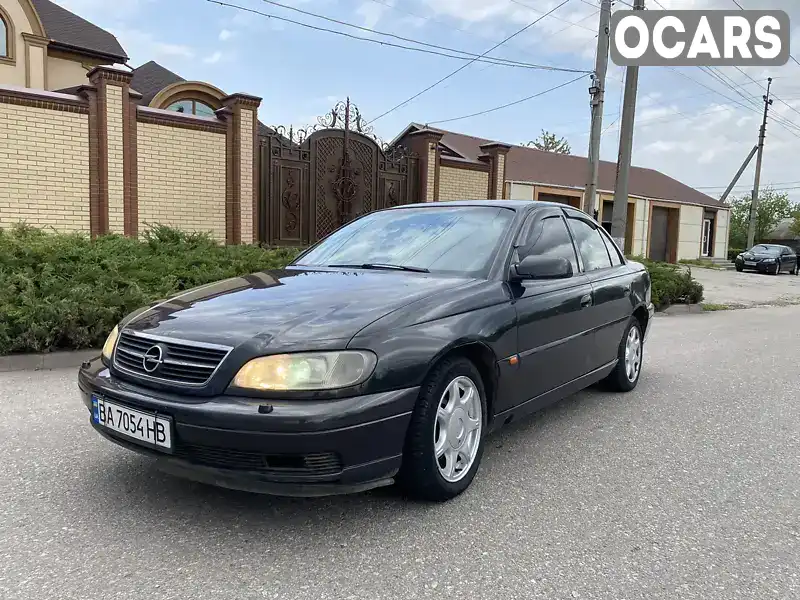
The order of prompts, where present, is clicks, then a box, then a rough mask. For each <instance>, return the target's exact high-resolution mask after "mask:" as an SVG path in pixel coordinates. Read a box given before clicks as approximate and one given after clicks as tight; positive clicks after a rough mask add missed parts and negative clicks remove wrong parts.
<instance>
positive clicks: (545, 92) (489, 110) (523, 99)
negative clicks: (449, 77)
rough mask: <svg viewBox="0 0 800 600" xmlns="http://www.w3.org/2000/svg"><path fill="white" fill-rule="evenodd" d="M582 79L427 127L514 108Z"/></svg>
mask: <svg viewBox="0 0 800 600" xmlns="http://www.w3.org/2000/svg"><path fill="white" fill-rule="evenodd" d="M584 77H586V75H581V76H580V77H576V78H575V79H572V80H570V81H566V82H564V83H562V84H559V85H557V86H555V87H551V88H548V89H546V90H544V91H541V92H537V93H536V94H533V95H531V96H527V97H525V98H520V99H519V100H514V101H513V102H509V103H507V104H503V105H501V106H495V107H494V108H489V109H486V110H482V111H480V112H476V113H472V114H469V115H464V116H462V117H452V118H450V119H440V120H438V121H428V123H427V124H428V125H438V124H440V123H450V122H452V121H460V120H462V119H469V118H472V117H478V116H481V115H486V114H489V113H492V112H495V111H498V110H502V109H504V108H508V107H509V106H515V105H517V104H522V103H523V102H527V101H528V100H533V99H534V98H538V97H539V96H544V95H545V94H549V93H550V92H554V91H556V90H559V89H561V88H563V87H566V86H568V85H569V84H571V83H575V82H576V81H580V80H581V79H583V78H584Z"/></svg>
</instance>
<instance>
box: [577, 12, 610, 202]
mask: <svg viewBox="0 0 800 600" xmlns="http://www.w3.org/2000/svg"><path fill="white" fill-rule="evenodd" d="M610 27H611V0H601V2H600V27H599V29H598V31H597V55H596V56H595V64H594V73H593V74H592V87H590V88H589V93H590V94H591V95H592V101H591V106H592V129H591V134H590V136H589V174H588V177H587V180H586V187H585V188H584V194H583V210H584V211H585V212H587V213H589V214H590V215H592V216H594V210H595V202H596V198H597V179H598V174H599V170H600V135H601V133H602V131H603V100H604V97H605V93H606V71H608V46H609V36H608V34H609V29H610Z"/></svg>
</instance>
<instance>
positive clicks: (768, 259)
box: [761, 258, 775, 263]
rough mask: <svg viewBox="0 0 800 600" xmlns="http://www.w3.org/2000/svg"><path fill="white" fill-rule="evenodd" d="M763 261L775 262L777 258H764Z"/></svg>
mask: <svg viewBox="0 0 800 600" xmlns="http://www.w3.org/2000/svg"><path fill="white" fill-rule="evenodd" d="M761 262H765V263H774V262H775V259H774V258H765V259H764V260H762V261H761Z"/></svg>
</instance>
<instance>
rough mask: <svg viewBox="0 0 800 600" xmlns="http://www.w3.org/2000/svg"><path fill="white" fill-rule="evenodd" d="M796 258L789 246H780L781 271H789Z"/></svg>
mask: <svg viewBox="0 0 800 600" xmlns="http://www.w3.org/2000/svg"><path fill="white" fill-rule="evenodd" d="M796 261H797V259H796V257H795V256H794V253H793V252H792V251H791V250H790V249H789V248H781V271H783V272H784V273H791V272H792V271H794V265H795V263H796Z"/></svg>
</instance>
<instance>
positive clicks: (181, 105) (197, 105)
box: [167, 100, 214, 117]
mask: <svg viewBox="0 0 800 600" xmlns="http://www.w3.org/2000/svg"><path fill="white" fill-rule="evenodd" d="M167 110H174V111H175V112H179V113H184V114H187V115H199V116H201V117H213V116H214V109H213V108H211V107H210V106H209V105H208V104H205V103H203V102H200V101H199V100H178V101H177V102H173V103H172V104H170V105H169V106H168V107H167Z"/></svg>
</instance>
